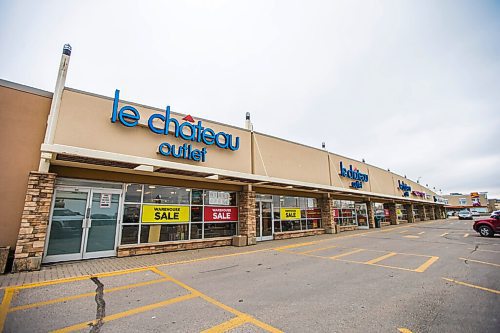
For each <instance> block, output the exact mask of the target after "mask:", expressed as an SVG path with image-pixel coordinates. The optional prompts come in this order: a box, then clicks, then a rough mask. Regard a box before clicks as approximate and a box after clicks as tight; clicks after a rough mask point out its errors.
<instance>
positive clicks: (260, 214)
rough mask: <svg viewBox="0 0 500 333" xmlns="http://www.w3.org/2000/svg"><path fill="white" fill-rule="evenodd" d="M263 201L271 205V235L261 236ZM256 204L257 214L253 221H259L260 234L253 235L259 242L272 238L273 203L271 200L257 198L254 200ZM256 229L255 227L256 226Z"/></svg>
mask: <svg viewBox="0 0 500 333" xmlns="http://www.w3.org/2000/svg"><path fill="white" fill-rule="evenodd" d="M263 203H269V204H270V205H271V235H269V236H262V204H263ZM256 204H257V205H258V206H259V216H258V218H257V216H256V218H255V222H256V223H259V230H260V235H255V239H256V240H257V242H261V241H268V240H273V239H274V216H273V215H274V214H273V209H274V205H273V200H272V199H271V200H266V199H264V200H259V201H257V202H256ZM256 230H257V228H256Z"/></svg>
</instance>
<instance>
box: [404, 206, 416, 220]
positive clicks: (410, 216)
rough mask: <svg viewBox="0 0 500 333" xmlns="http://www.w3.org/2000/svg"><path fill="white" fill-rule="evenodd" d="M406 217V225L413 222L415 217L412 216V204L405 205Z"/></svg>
mask: <svg viewBox="0 0 500 333" xmlns="http://www.w3.org/2000/svg"><path fill="white" fill-rule="evenodd" d="M405 209H406V215H407V216H408V223H413V222H415V215H413V204H406V205H405Z"/></svg>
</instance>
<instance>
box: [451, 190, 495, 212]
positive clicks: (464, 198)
mask: <svg viewBox="0 0 500 333" xmlns="http://www.w3.org/2000/svg"><path fill="white" fill-rule="evenodd" d="M443 198H444V199H446V200H447V204H446V206H445V207H446V209H447V210H450V211H457V210H461V209H469V210H475V211H477V212H479V213H488V212H490V211H491V209H490V207H489V204H488V193H487V192H472V193H467V194H462V193H451V194H449V195H443Z"/></svg>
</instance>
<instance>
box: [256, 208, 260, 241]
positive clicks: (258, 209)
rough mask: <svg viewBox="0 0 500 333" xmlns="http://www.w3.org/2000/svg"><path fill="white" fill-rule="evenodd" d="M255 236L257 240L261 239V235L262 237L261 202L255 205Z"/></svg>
mask: <svg viewBox="0 0 500 333" xmlns="http://www.w3.org/2000/svg"><path fill="white" fill-rule="evenodd" d="M255 236H256V237H257V238H259V237H261V235H260V202H257V205H255Z"/></svg>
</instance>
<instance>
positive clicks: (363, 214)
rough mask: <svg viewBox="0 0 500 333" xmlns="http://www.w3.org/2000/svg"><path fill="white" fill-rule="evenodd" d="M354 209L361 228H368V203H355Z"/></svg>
mask: <svg viewBox="0 0 500 333" xmlns="http://www.w3.org/2000/svg"><path fill="white" fill-rule="evenodd" d="M354 209H355V211H356V217H357V219H358V226H359V227H360V228H368V212H367V211H366V204H355V205H354Z"/></svg>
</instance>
